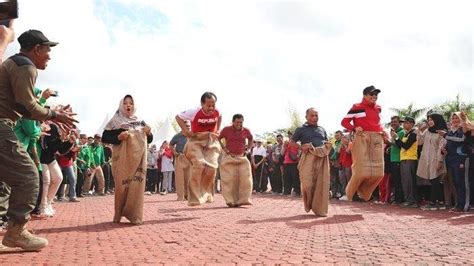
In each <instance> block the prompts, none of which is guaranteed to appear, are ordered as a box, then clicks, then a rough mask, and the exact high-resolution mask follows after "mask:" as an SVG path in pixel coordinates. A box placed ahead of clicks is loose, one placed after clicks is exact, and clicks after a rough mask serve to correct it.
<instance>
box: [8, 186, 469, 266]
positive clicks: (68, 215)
mask: <svg viewBox="0 0 474 266" xmlns="http://www.w3.org/2000/svg"><path fill="white" fill-rule="evenodd" d="M175 197H176V195H175V194H168V195H166V196H161V195H151V196H146V197H145V213H144V217H145V223H144V224H143V225H141V226H132V225H130V224H127V223H122V224H113V223H111V220H112V217H113V196H105V197H93V198H85V199H81V202H80V203H56V204H55V205H54V206H55V208H56V211H57V215H56V216H55V217H53V218H49V219H47V220H34V221H32V222H31V223H30V226H29V227H30V228H31V229H33V230H34V231H35V232H36V233H38V234H40V235H42V236H45V237H47V238H48V240H49V242H50V245H49V246H48V247H47V248H45V249H44V250H42V251H41V252H22V251H21V250H17V249H9V250H6V251H2V252H0V264H1V265H8V264H40V263H41V264H67V265H70V264H82V265H83V264H126V265H129V264H195V265H203V264H206V265H208V264H209V265H212V264H239V265H240V264H283V265H284V264H316V263H323V264H334V263H336V264H354V263H355V264H365V263H370V264H390V265H391V264H395V263H407V264H426V263H427V264H445V263H454V264H461V263H466V264H474V212H471V213H467V214H458V213H450V212H448V211H434V212H433V211H431V212H429V211H421V210H419V209H402V208H400V207H397V206H386V205H375V204H372V203H358V202H354V203H351V202H343V201H337V200H333V201H331V205H330V208H329V216H328V217H324V218H322V217H316V216H314V215H312V214H306V213H305V212H304V210H303V204H302V202H301V199H299V198H291V197H284V196H272V195H255V196H254V197H253V201H254V206H251V207H242V208H232V209H230V208H228V207H226V206H225V204H224V200H223V198H222V197H221V195H216V200H215V202H214V203H211V204H207V205H204V206H200V207H193V208H191V207H188V206H187V205H186V203H184V202H177V201H175ZM0 234H1V235H2V236H3V233H0Z"/></svg>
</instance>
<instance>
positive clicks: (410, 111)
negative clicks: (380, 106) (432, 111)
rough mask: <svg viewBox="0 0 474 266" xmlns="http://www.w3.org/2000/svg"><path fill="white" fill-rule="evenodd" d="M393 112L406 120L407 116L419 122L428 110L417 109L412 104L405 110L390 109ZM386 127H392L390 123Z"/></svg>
mask: <svg viewBox="0 0 474 266" xmlns="http://www.w3.org/2000/svg"><path fill="white" fill-rule="evenodd" d="M390 110H391V111H393V112H395V114H396V115H397V116H399V117H400V118H404V117H406V116H410V117H413V119H415V121H416V120H418V119H419V118H420V117H421V116H423V115H424V114H425V112H426V111H427V110H428V108H415V107H414V104H413V103H410V104H409V105H408V106H407V107H405V108H390ZM386 126H387V127H388V126H390V122H389V123H387V124H386Z"/></svg>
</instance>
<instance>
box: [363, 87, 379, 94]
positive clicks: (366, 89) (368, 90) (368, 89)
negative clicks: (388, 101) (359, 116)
mask: <svg viewBox="0 0 474 266" xmlns="http://www.w3.org/2000/svg"><path fill="white" fill-rule="evenodd" d="M374 92H375V93H377V94H379V93H380V90H379V89H376V88H375V87H374V86H369V87H367V88H365V89H364V92H363V93H364V95H369V94H371V93H374Z"/></svg>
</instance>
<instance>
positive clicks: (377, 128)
mask: <svg viewBox="0 0 474 266" xmlns="http://www.w3.org/2000/svg"><path fill="white" fill-rule="evenodd" d="M379 93H380V90H379V89H376V88H375V87H374V86H369V87H367V88H365V89H364V91H363V95H364V98H363V99H362V102H360V103H356V104H354V105H353V106H352V108H351V109H350V110H349V112H348V113H347V115H346V116H345V117H344V119H342V122H341V124H342V126H343V127H345V128H346V129H347V130H349V131H351V132H354V133H355V139H354V144H353V148H352V159H353V164H352V177H351V180H350V181H349V183H348V184H347V187H346V194H347V198H348V199H349V200H352V197H353V196H354V194H355V193H357V194H358V195H359V197H361V198H362V199H364V200H369V199H370V197H371V196H372V193H373V192H374V190H375V188H376V187H377V186H378V184H379V182H380V180H381V179H382V177H383V176H384V157H383V154H384V153H383V144H384V139H383V136H384V133H383V128H382V125H381V124H380V112H382V108H381V107H380V106H379V105H377V98H378V94H379ZM351 122H352V123H351Z"/></svg>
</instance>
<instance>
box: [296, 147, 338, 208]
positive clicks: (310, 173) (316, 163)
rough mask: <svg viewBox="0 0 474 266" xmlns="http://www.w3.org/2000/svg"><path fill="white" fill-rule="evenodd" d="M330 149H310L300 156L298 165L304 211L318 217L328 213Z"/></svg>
mask: <svg viewBox="0 0 474 266" xmlns="http://www.w3.org/2000/svg"><path fill="white" fill-rule="evenodd" d="M330 149H331V148H330V145H328V146H326V145H323V146H321V147H316V148H312V149H310V150H308V151H306V152H304V153H303V154H302V155H301V158H300V161H299V163H298V170H299V173H300V181H301V194H302V196H303V203H304V209H305V211H306V212H309V211H310V210H312V211H313V212H314V213H315V214H316V215H319V216H327V213H328V204H329V185H330V181H329V179H330V168H329V158H328V155H329V152H330Z"/></svg>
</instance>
